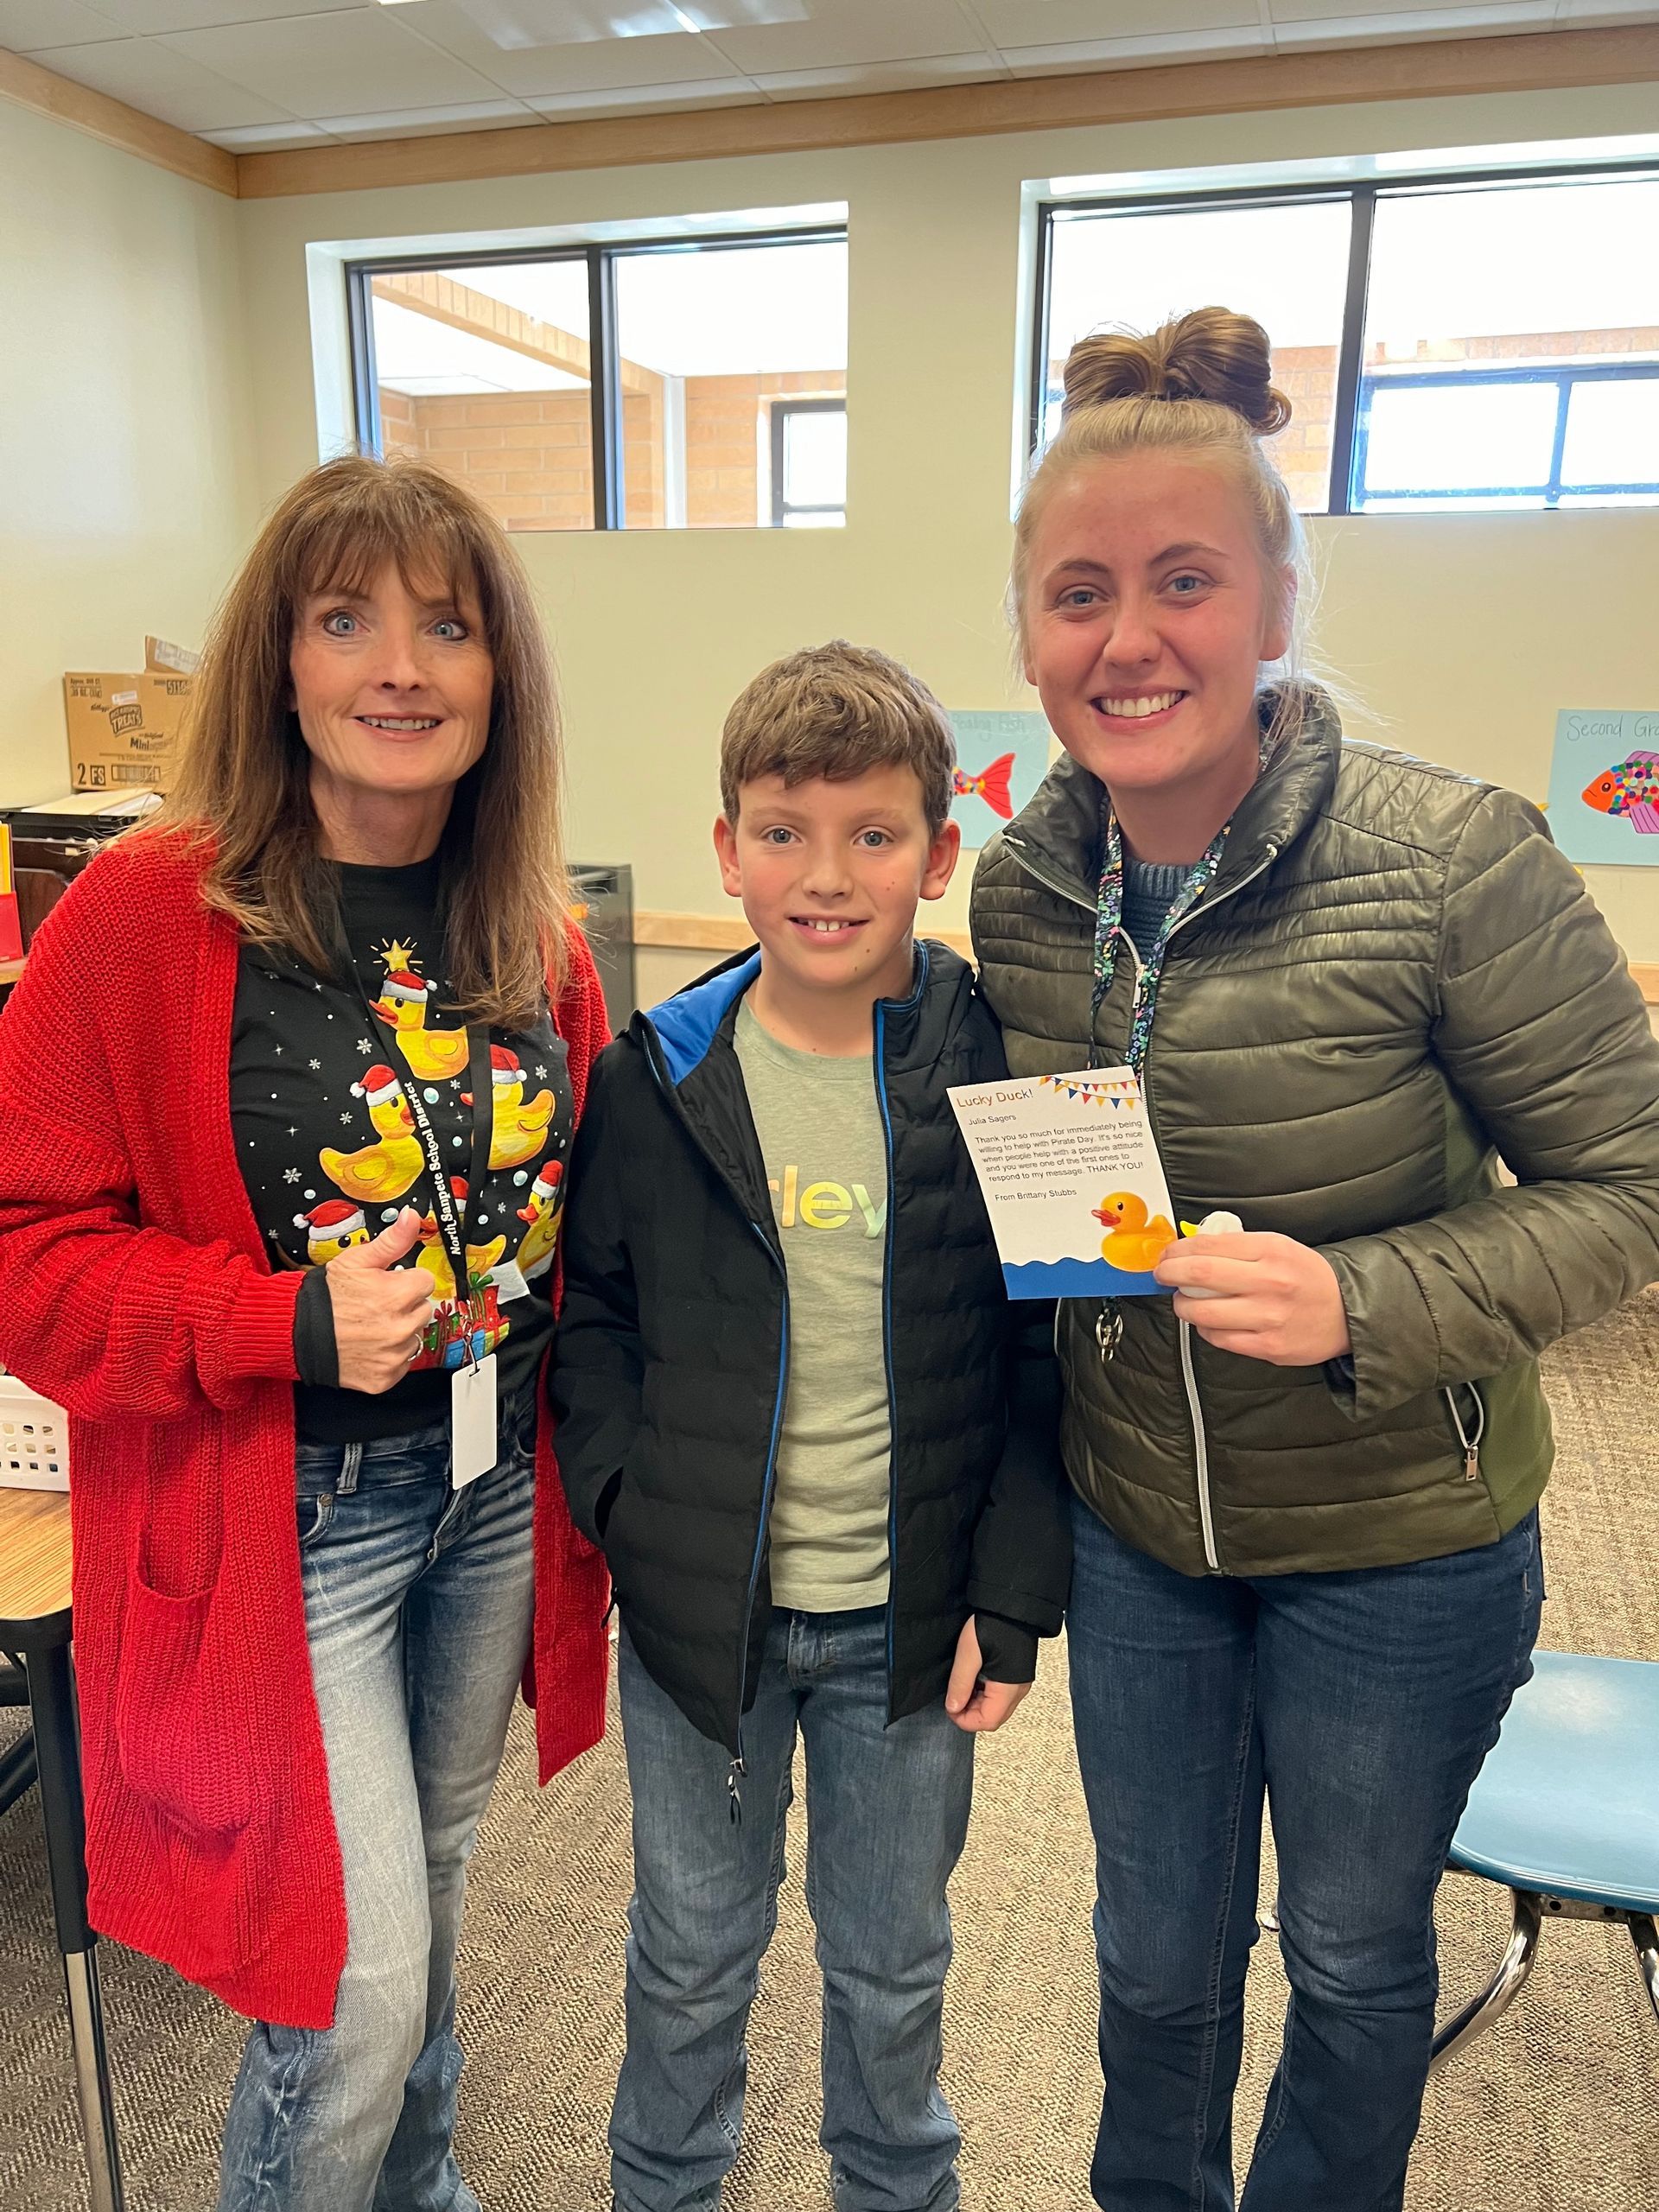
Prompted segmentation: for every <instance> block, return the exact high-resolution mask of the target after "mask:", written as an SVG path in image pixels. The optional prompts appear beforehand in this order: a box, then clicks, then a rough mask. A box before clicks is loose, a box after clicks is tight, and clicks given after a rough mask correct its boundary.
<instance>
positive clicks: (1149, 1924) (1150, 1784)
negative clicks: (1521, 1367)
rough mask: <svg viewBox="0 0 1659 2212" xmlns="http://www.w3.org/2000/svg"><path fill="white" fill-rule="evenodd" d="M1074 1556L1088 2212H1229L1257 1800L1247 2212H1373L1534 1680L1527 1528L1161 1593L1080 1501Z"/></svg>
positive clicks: (1408, 2112) (1150, 1568)
mask: <svg viewBox="0 0 1659 2212" xmlns="http://www.w3.org/2000/svg"><path fill="white" fill-rule="evenodd" d="M1073 1528H1074V1537H1075V1560H1076V1564H1075V1567H1074V1572H1073V1580H1072V1586H1071V1611H1070V1612H1069V1614H1068V1616H1067V1631H1068V1636H1069V1639H1070V1651H1071V1698H1072V1706H1073V1711H1074V1714H1075V1718H1076V1724H1077V1757H1078V1761H1079V1764H1080V1765H1081V1767H1082V1770H1083V1783H1084V1792H1085V1794H1086V1796H1087V1798H1088V1801H1089V1814H1090V1822H1091V1824H1092V1826H1093V1828H1094V1833H1095V1845H1096V1865H1097V1877H1098V1884H1099V1902H1098V1904H1097V1905H1096V1910H1095V1936H1096V1949H1097V1951H1098V1955H1099V1961H1100V1999H1101V2003H1100V2056H1101V2065H1102V2069H1103V2073H1104V2075H1105V2082H1106V2090H1105V2099H1104V2103H1103V2108H1102V2113H1101V2121H1100V2133H1099V2136H1098V2139H1097V2141H1096V2147H1095V2157H1094V2164H1093V2168H1092V2171H1091V2173H1090V2182H1091V2185H1092V2188H1093V2191H1094V2197H1095V2202H1096V2203H1097V2204H1099V2205H1102V2206H1106V2207H1109V2208H1110V2212H1231V2208H1232V2206H1233V2202H1234V2195H1233V2169H1232V2108H1233V2091H1234V2088H1235V2086H1236V2082H1237V2079H1238V2069H1239V2060H1240V2056H1241V2053H1242V2050H1243V2018H1244V1980H1245V1972H1246V1969H1247V1967H1249V1957H1250V1947H1251V1945H1252V1944H1253V1943H1254V1942H1255V1939H1256V1936H1257V1934H1258V1933H1259V1930H1258V1928H1257V1925H1256V1919H1255V1905H1256V1889H1257V1883H1258V1879H1259V1876H1260V1871H1261V1847H1262V1803H1263V1798H1264V1796H1265V1798H1266V1801H1267V1803H1268V1806H1269V1807H1270V1808H1271V1811H1272V1816H1273V1834H1274V1845H1275V1847H1276V1849H1277V1853H1278V1868H1279V1915H1278V1916H1279V1923H1280V1937H1279V1945H1280V1950H1281V1955H1282V1956H1283V1959H1284V1964H1285V1972H1286V1975H1287V1979H1288V1980H1289V1983H1290V2005H1289V2010H1288V2012H1287V2015H1286V2019H1285V2033H1284V2045H1283V2050H1282V2051H1281V2056H1280V2061H1279V2067H1278V2071H1277V2072H1276V2073H1275V2074H1274V2078H1273V2083H1272V2086H1271V2088H1269V2090H1268V2101H1267V2109H1266V2112H1265V2113H1264V2115H1263V2118H1262V2131H1261V2133H1260V2135H1259V2136H1258V2137H1257V2139H1256V2144H1255V2154H1254V2157H1253V2158H1252V2160H1251V2164H1250V2171H1249V2181H1248V2183H1247V2185H1246V2187H1245V2190H1244V2194H1243V2208H1244V2212H1398V2207H1399V2206H1400V2205H1401V2204H1402V2202H1403V2198H1404V2191H1405V2177H1406V2161H1407V2158H1408V2156H1409V2154H1410V2151H1411V2145H1412V2139H1413V2137H1414V2135H1415V2133H1416V2131H1417V2122H1418V2117H1419V2113H1420V2111H1421V2104H1422V2095H1423V2084H1424V2081H1425V2078H1426V2076H1427V2070H1428V2059H1429V2045H1430V2042H1431V2039H1432V2037H1433V2027H1434V2000H1435V1996H1436V1993H1437V1990H1438V1974H1437V1970H1436V1965H1435V1956H1434V1923H1433V1909H1434V1891H1435V1888H1436V1885H1438V1883H1439V1881H1440V1874H1441V1871H1442V1869H1443V1868H1444V1866H1445V1864H1446V1850H1447V1847H1449V1845H1450V1843H1451V1841H1452V1834H1453V1831H1454V1830H1455V1828H1456V1827H1457V1823H1458V1819H1459V1815H1460V1814H1461V1812H1462V1810H1463V1807H1464V1802H1465V1799H1466V1797H1467V1796H1468V1794H1469V1789H1470V1786H1471V1783H1473V1781H1474V1778H1475V1777H1476V1775H1477V1774H1478V1772H1479V1770H1480V1765H1481V1762H1482V1760H1483V1759H1484V1758H1485V1756H1486V1753H1487V1752H1488V1751H1490V1750H1491V1746H1492V1745H1493V1744H1494V1743H1495V1742H1496V1741H1497V1731H1498V1724H1499V1722H1500V1721H1501V1720H1502V1719H1503V1714H1504V1712H1505V1710H1506V1708H1507V1707H1508V1706H1509V1702H1510V1697H1511V1696H1512V1694H1514V1692H1515V1690H1516V1688H1518V1687H1519V1686H1520V1684H1521V1683H1522V1682H1523V1681H1526V1679H1527V1677H1528V1676H1529V1674H1530V1673H1531V1671H1532V1663H1531V1652H1532V1646H1533V1642H1534V1639H1535V1637H1536V1635H1537V1632H1538V1614H1539V1605H1540V1602H1541V1598H1542V1595H1543V1583H1542V1570H1541V1560H1540V1555H1539V1548H1538V1517H1537V1515H1536V1514H1535V1513H1532V1514H1529V1515H1528V1516H1527V1517H1526V1519H1525V1520H1524V1521H1522V1522H1521V1523H1520V1524H1519V1525H1518V1526H1517V1527H1516V1528H1515V1529H1511V1530H1510V1533H1509V1535H1506V1536H1504V1537H1503V1538H1502V1540H1501V1541H1497V1542H1495V1543H1491V1544H1488V1545H1484V1546H1483V1547H1481V1548H1479V1549H1478V1550H1472V1551H1464V1552H1457V1553H1454V1554H1452V1556H1451V1557H1449V1558H1446V1559H1433V1560H1421V1561H1420V1562H1417V1563H1415V1564H1413V1565H1411V1566H1406V1567H1368V1568H1360V1569H1355V1570H1351V1571H1350V1572H1347V1573H1328V1574H1281V1575H1262V1576H1259V1577H1256V1578H1253V1579H1248V1580H1246V1579H1237V1578H1233V1577H1229V1576H1224V1575H1211V1576H1207V1577H1200V1578H1197V1579H1194V1578H1192V1577H1189V1576H1186V1575H1183V1574H1177V1573H1174V1572H1173V1569H1171V1568H1169V1567H1163V1566H1160V1564H1159V1562H1158V1561H1157V1560H1153V1559H1149V1558H1147V1555H1146V1554H1144V1553H1142V1552H1138V1551H1135V1550H1133V1549H1132V1548H1130V1547H1129V1546H1128V1544H1125V1543H1122V1542H1121V1541H1119V1540H1118V1538H1117V1537H1116V1536H1115V1535H1113V1534H1112V1532H1111V1530H1110V1529H1108V1528H1107V1527H1106V1525H1105V1523H1104V1522H1103V1521H1101V1520H1100V1519H1099V1518H1098V1517H1097V1516H1096V1515H1095V1514H1094V1513H1092V1512H1090V1510H1089V1509H1088V1507H1086V1506H1085V1505H1084V1504H1083V1503H1081V1502H1080V1501H1076V1502H1074V1510H1073Z"/></svg>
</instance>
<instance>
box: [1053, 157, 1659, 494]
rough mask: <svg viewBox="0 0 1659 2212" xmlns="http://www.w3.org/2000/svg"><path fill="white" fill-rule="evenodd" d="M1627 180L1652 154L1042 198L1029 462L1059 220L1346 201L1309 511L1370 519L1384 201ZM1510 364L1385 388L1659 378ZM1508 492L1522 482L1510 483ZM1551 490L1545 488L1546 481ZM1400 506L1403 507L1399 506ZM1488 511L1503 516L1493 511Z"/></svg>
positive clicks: (1577, 490) (1422, 374) (1634, 367)
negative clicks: (1333, 357)
mask: <svg viewBox="0 0 1659 2212" xmlns="http://www.w3.org/2000/svg"><path fill="white" fill-rule="evenodd" d="M1621 179H1629V180H1632V181H1651V182H1653V183H1656V184H1659V162H1656V161H1655V160H1654V159H1653V157H1652V156H1647V157H1645V158H1641V159H1635V160H1630V161H1624V162H1594V163H1580V162H1563V163H1561V164H1560V165H1559V166H1556V167H1553V168H1537V167H1534V168H1487V169H1453V170H1446V169H1427V170H1423V171H1421V172H1419V173H1418V174H1415V175H1399V176H1392V175H1391V176H1389V177H1386V178H1377V179H1376V180H1367V181H1364V182H1363V183H1346V182H1342V181H1328V180H1327V181H1320V182H1314V183H1309V184H1262V185H1250V186H1244V187H1242V188H1240V187H1226V188H1220V189H1217V190H1216V191H1213V192H1205V191H1198V190H1192V191H1183V192H1168V193H1136V194H1125V195H1124V196H1123V197H1122V198H1118V197H1116V196H1114V195H1113V194H1109V193H1107V194H1095V195H1090V196H1089V197H1086V198H1085V197H1081V196H1080V197H1078V198H1076V199H1065V200H1053V199H1043V200H1039V201H1038V202H1037V207H1036V216H1037V238H1036V251H1035V252H1034V253H1033V257H1032V272H1033V281H1034V285H1035V291H1036V297H1035V299H1034V301H1033V311H1032V316H1031V321H1030V325H1029V327H1030V329H1031V332H1032V334H1033V343H1032V352H1031V379H1030V391H1029V395H1028V401H1027V422H1026V451H1027V461H1032V460H1033V459H1034V458H1035V457H1036V456H1037V455H1038V454H1039V453H1040V451H1041V449H1042V448H1041V445H1040V440H1041V438H1042V434H1043V417H1044V415H1045V412H1046V407H1047V403H1048V359H1049V302H1050V297H1051V295H1052V282H1051V279H1052V268H1053V251H1054V242H1053V233H1054V223H1055V219H1056V217H1057V216H1067V215H1080V214H1082V215H1088V214H1095V215H1166V214H1174V213H1181V212H1182V211H1197V210H1200V209H1202V210H1205V211H1216V210H1220V209H1224V208H1232V207H1267V206H1274V205H1278V206H1291V205H1297V204H1305V203H1306V202H1308V201H1310V200H1313V201H1319V200H1323V201H1325V202H1326V203H1327V204H1329V203H1332V202H1338V203H1340V202H1345V203H1346V204H1347V206H1348V207H1349V210H1350V229H1349V242H1348V271H1347V279H1346V283H1345V287H1344V296H1343V305H1342V333H1341V337H1340V340H1339V342H1338V354H1337V379H1336V396H1335V408H1334V412H1333V415H1332V424H1331V474H1330V480H1329V483H1328V486H1327V489H1326V499H1325V505H1324V507H1322V508H1313V509H1308V510H1306V512H1308V513H1310V514H1324V515H1357V516H1358V515H1367V514H1373V513H1375V512H1376V509H1375V508H1374V507H1367V506H1364V505H1357V504H1356V487H1357V483H1358V480H1359V474H1360V468H1361V465H1362V463H1363V445H1362V443H1361V440H1362V438H1363V435H1365V434H1366V433H1368V431H1369V416H1368V415H1367V420H1366V421H1365V422H1364V423H1362V420H1361V414H1362V400H1363V397H1364V394H1365V390H1366V378H1365V360H1364V352H1365V320H1366V310H1367V307H1368V304H1369V299H1370V269H1371V239H1372V232H1373V230H1374V227H1375V223H1376V207H1377V203H1378V202H1379V200H1395V199H1408V198H1410V197H1412V196H1414V195H1415V194H1421V193H1423V192H1426V191H1433V192H1440V193H1444V194H1448V195H1450V194H1454V193H1459V192H1464V191H1468V192H1478V191H1484V190H1486V189H1488V188H1491V187H1493V186H1501V185H1509V184H1516V185H1525V184H1536V185H1547V184H1605V183H1613V182H1617V181H1619V180H1621ZM1504 370H1505V365H1498V364H1494V365H1492V366H1491V367H1490V368H1485V367H1478V366H1476V365H1473V364H1471V365H1470V366H1469V367H1468V368H1456V367H1453V368H1447V369H1443V370H1441V369H1434V368H1424V369H1421V370H1410V369H1402V370H1399V371H1395V370H1389V371H1387V372H1384V374H1383V377H1382V378H1381V379H1377V378H1373V379H1372V384H1373V388H1374V386H1375V385H1376V382H1377V381H1379V380H1380V381H1381V382H1383V383H1384V384H1387V385H1393V384H1404V383H1410V382H1413V381H1419V382H1430V381H1433V382H1439V383H1442V384H1450V383H1453V382H1457V381H1459V380H1461V381H1464V382H1469V381H1475V380H1478V381H1480V382H1483V383H1485V382H1498V381H1502V382H1506V383H1509V382H1520V381H1522V380H1526V381H1558V382H1560V381H1584V382H1590V381H1593V380H1596V379H1597V378H1602V377H1611V376H1618V377H1629V378H1639V377H1643V376H1647V377H1649V378H1654V379H1656V380H1659V359H1655V360H1653V361H1652V362H1647V361H1632V362H1630V363H1628V364H1626V363H1622V362H1621V363H1616V364H1596V365H1594V366H1593V367H1592V365H1590V364H1588V363H1586V367H1585V369H1584V370H1582V371H1574V370H1573V365H1572V357H1571V356H1564V357H1563V358H1562V361H1561V366H1560V369H1559V370H1556V369H1554V368H1553V367H1550V366H1548V365H1542V364H1539V365H1529V364H1526V363H1516V364H1514V365H1512V367H1511V371H1510V373H1508V374H1506V373H1505V372H1504ZM1568 404H1570V394H1567V395H1565V396H1564V397H1563V399H1562V401H1561V402H1560V404H1559V405H1558V411H1557V417H1556V426H1555V447H1554V454H1553V455H1552V464H1551V478H1550V481H1551V484H1552V485H1554V490H1555V499H1550V500H1547V501H1546V504H1545V505H1544V507H1543V508H1542V509H1531V510H1528V511H1527V512H1544V513H1550V514H1554V513H1558V512H1560V508H1559V505H1557V504H1556V501H1557V500H1559V499H1560V496H1561V490H1562V487H1561V486H1560V482H1559V478H1560V459H1561V453H1560V448H1561V442H1562V437H1563V435H1564V431H1565V425H1566V422H1567V406H1568ZM1502 488H1503V490H1504V491H1510V490H1513V489H1515V488H1516V487H1513V486H1503V487H1502ZM1543 488H1548V487H1543ZM1566 489H1567V493H1568V495H1569V496H1573V497H1579V496H1583V495H1585V494H1586V493H1587V494H1588V495H1590V496H1594V495H1595V494H1597V493H1602V492H1608V493H1612V492H1645V491H1646V490H1648V489H1649V487H1648V486H1645V485H1636V484H1632V485H1618V486H1586V487H1580V486H1567V487H1566ZM1377 496H1378V497H1379V498H1389V499H1395V498H1398V499H1402V500H1407V499H1409V500H1412V501H1413V502H1415V500H1416V499H1419V498H1421V499H1457V498H1474V499H1479V498H1483V497H1489V496H1490V497H1494V498H1496V497H1497V496H1498V495H1497V493H1494V492H1489V491H1488V490H1487V489H1486V488H1485V487H1472V488H1471V489H1469V490H1467V491H1465V490H1463V489H1461V488H1459V489H1456V490H1449V491H1440V492H1435V493H1421V494H1420V493H1379V494H1378V495H1377ZM1393 512H1399V510H1398V509H1395V510H1394V511H1393ZM1488 512H1503V509H1501V508H1492V509H1490V510H1488Z"/></svg>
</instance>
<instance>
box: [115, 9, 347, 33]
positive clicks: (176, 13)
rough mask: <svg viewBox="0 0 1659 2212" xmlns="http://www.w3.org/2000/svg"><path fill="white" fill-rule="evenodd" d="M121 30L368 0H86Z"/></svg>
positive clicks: (172, 27)
mask: <svg viewBox="0 0 1659 2212" xmlns="http://www.w3.org/2000/svg"><path fill="white" fill-rule="evenodd" d="M88 5H90V6H95V7H96V8H97V9H98V10H99V13H100V14H101V15H105V16H111V17H112V18H113V19H114V20H115V21H116V22H118V23H119V24H120V25H121V27H122V29H124V30H129V31H137V33H138V34H139V35H141V36H143V37H148V36H150V35H153V34H154V33H155V32H157V31H202V30H211V29H213V28H214V27H215V26H216V25H218V24H219V23H245V22H263V21H264V18H265V17H266V16H298V15H301V14H304V15H308V16H313V15H326V14H327V13H329V12H330V11H331V10H335V9H349V8H366V6H367V5H368V0H88Z"/></svg>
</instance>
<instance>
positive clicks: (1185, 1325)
mask: <svg viewBox="0 0 1659 2212" xmlns="http://www.w3.org/2000/svg"><path fill="white" fill-rule="evenodd" d="M1278 857H1279V852H1278V848H1277V846H1274V845H1269V846H1268V849H1267V851H1266V852H1265V853H1264V854H1263V855H1262V859H1261V860H1260V861H1258V862H1257V864H1256V865H1255V868H1252V869H1251V870H1250V872H1249V874H1248V875H1242V876H1240V878H1239V880H1238V881H1237V882H1236V883H1233V884H1230V885H1229V886H1228V887H1227V888H1226V890H1225V891H1224V892H1222V893H1219V894H1218V896H1217V897H1216V898H1214V899H1200V900H1199V901H1198V905H1197V906H1194V907H1193V908H1192V912H1189V913H1185V914H1183V915H1182V917H1181V918H1180V920H1179V922H1177V923H1176V925H1175V926H1174V928H1173V930H1171V931H1170V933H1169V935H1168V937H1167V938H1166V939H1165V940H1164V950H1165V951H1166V952H1167V951H1168V950H1169V947H1170V946H1171V945H1172V944H1173V943H1174V942H1175V939H1176V938H1177V937H1179V934H1180V932H1181V931H1183V930H1184V929H1185V927H1186V925H1187V924H1188V923H1189V922H1190V921H1191V920H1192V917H1193V915H1195V914H1207V913H1213V912H1215V910H1216V908H1217V906H1220V905H1221V904H1222V903H1223V901H1224V899H1230V898H1232V897H1233V896H1234V895H1235V893H1237V892H1240V891H1243V889H1244V887H1245V886H1246V885H1247V884H1251V883H1254V882H1255V879H1256V878H1257V876H1258V875H1262V874H1265V873H1266V871H1267V870H1268V868H1271V867H1272V866H1273V863H1274V861H1275V860H1277V858H1278ZM1151 1053H1152V1039H1151V1038H1150V1037H1148V1038H1147V1058H1151ZM1141 1090H1143V1091H1144V1092H1145V1094H1146V1100H1147V1123H1148V1125H1150V1123H1151V1121H1152V1087H1151V1084H1149V1083H1148V1081H1147V1074H1146V1069H1145V1065H1144V1064H1143V1065H1142V1068H1141ZM1175 1326H1176V1328H1177V1329H1178V1330H1179V1332H1180V1344H1181V1387H1182V1388H1183V1389H1185V1392H1186V1415H1187V1420H1188V1421H1189V1422H1190V1423H1191V1424H1192V1464H1193V1467H1194V1470H1195V1471H1196V1474H1197V1477H1198V1532H1199V1534H1200V1535H1201V1536H1202V1538H1203V1540H1204V1562H1205V1566H1206V1567H1208V1568H1209V1570H1210V1572H1211V1574H1219V1573H1221V1554H1220V1553H1219V1552H1218V1551H1217V1548H1216V1517H1215V1506H1214V1503H1213V1501H1212V1500H1211V1495H1210V1440H1209V1437H1208V1435H1207V1434H1206V1433H1205V1426H1204V1402H1203V1401H1202V1399H1201V1398H1200V1397H1199V1395H1198V1373H1197V1370H1196V1369H1195V1368H1194V1366H1193V1363H1192V1323H1191V1322H1190V1321H1177V1322H1176V1324H1175Z"/></svg>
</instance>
